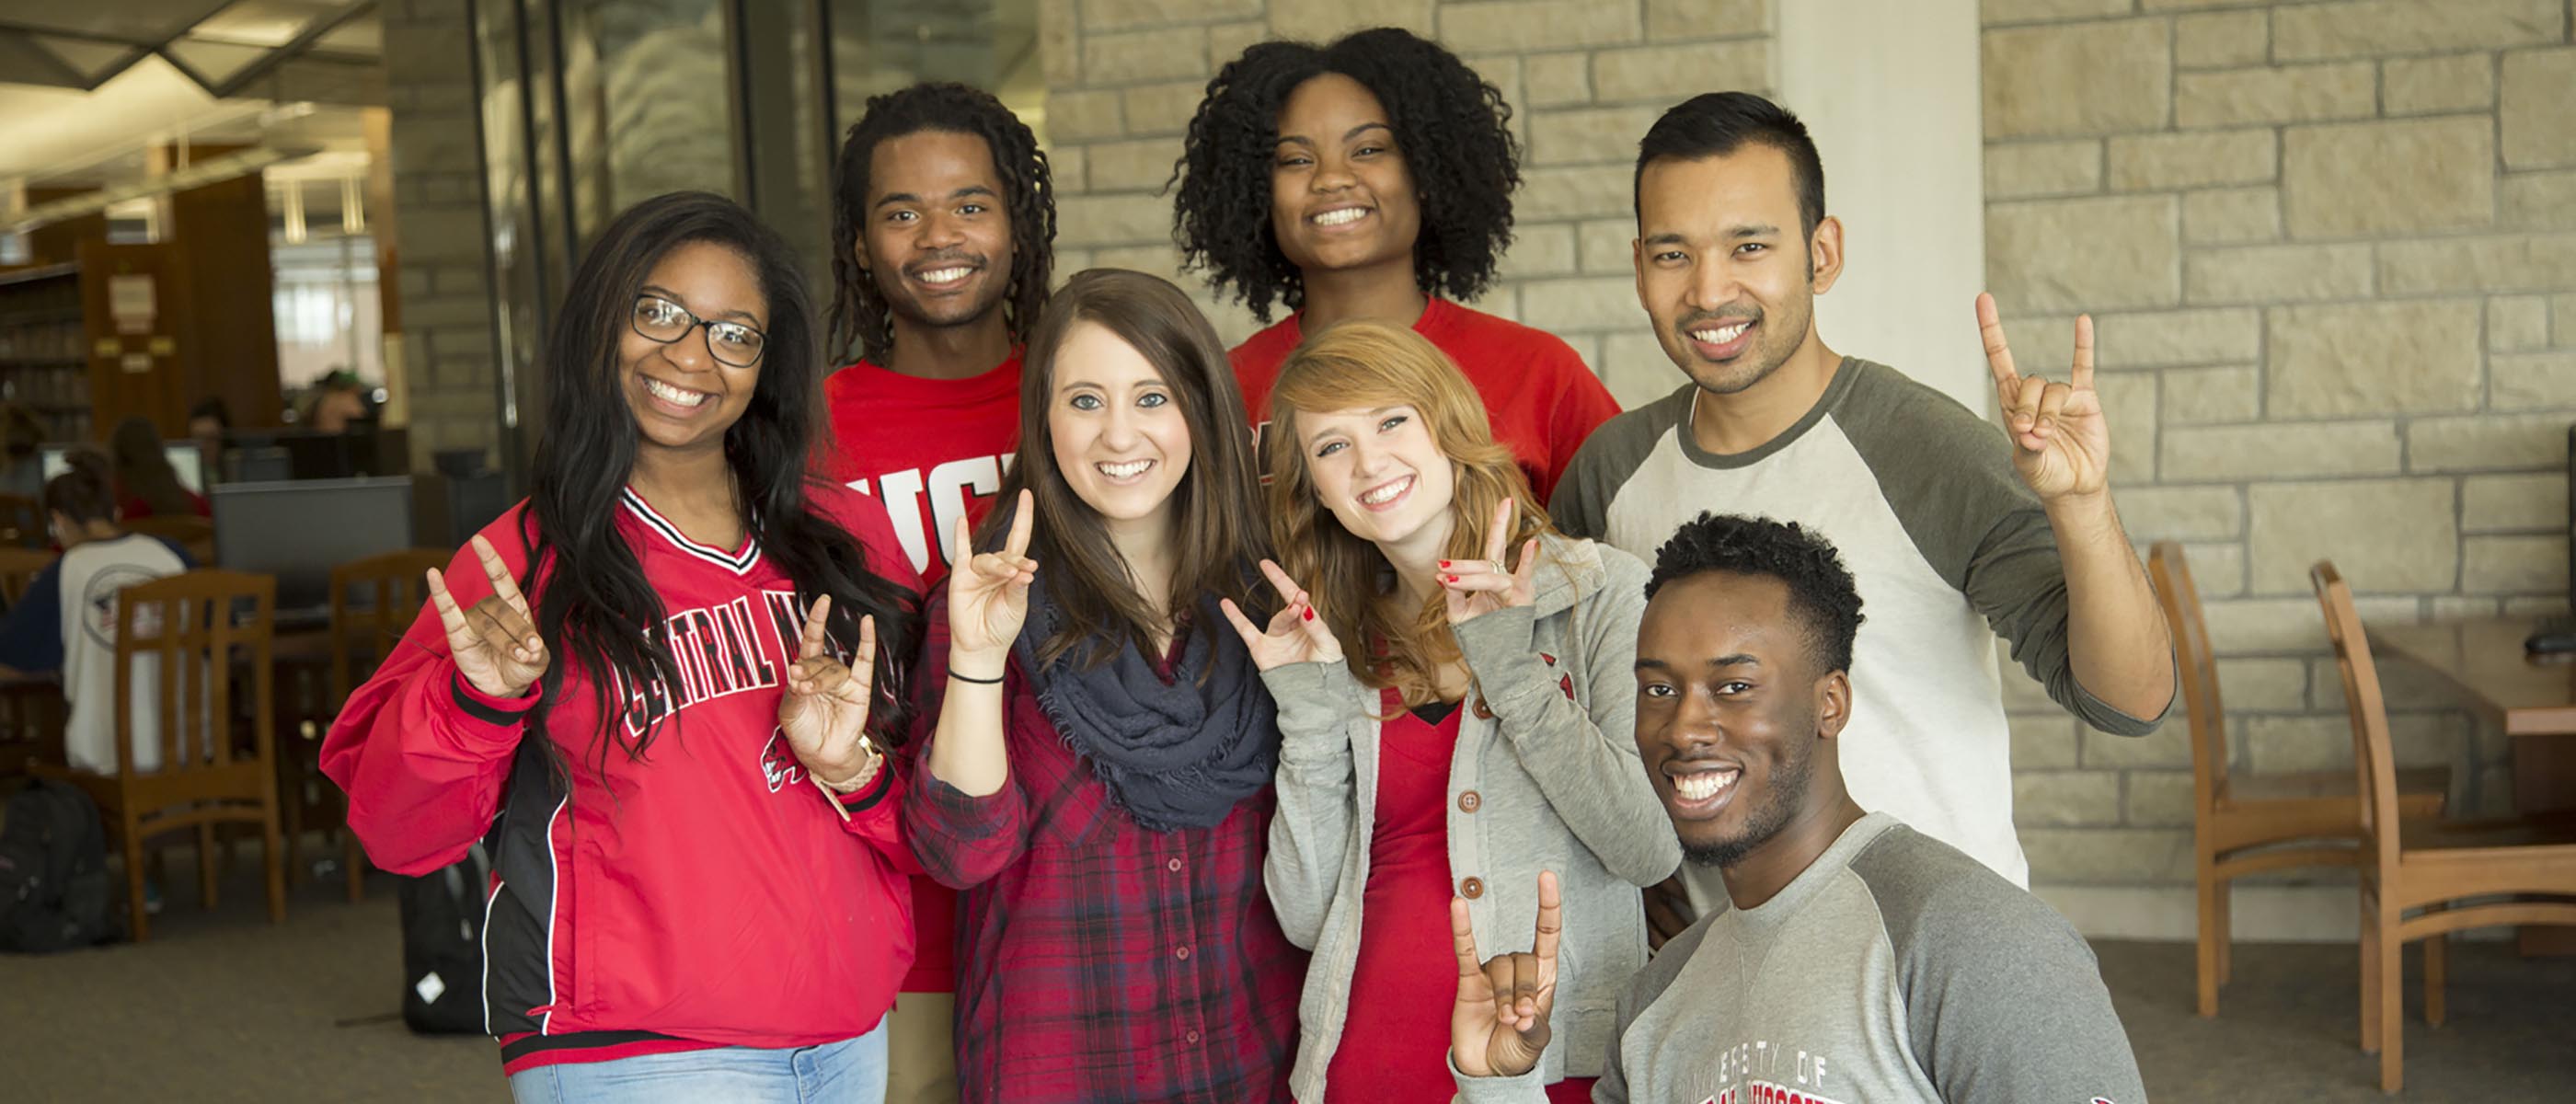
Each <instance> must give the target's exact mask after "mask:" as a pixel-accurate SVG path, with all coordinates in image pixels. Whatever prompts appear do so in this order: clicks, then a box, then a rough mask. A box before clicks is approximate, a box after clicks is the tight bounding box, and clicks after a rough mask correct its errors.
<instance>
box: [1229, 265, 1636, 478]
mask: <svg viewBox="0 0 2576 1104" xmlns="http://www.w3.org/2000/svg"><path fill="white" fill-rule="evenodd" d="M1303 318H1304V315H1302V314H1292V315H1289V316H1288V317H1286V318H1283V319H1280V320H1279V321H1278V322H1277V323H1275V324H1273V325H1272V326H1271V327H1270V328H1269V329H1266V330H1263V331H1261V332H1260V333H1257V334H1254V335H1252V336H1251V337H1249V338H1246V339H1245V340H1244V342H1243V344H1241V345H1237V346H1235V347H1234V351H1233V353H1232V354H1231V356H1232V358H1233V360H1234V378H1235V380H1236V382H1237V383H1239V384H1241V385H1242V387H1243V403H1244V405H1245V406H1246V407H1248V408H1250V410H1251V414H1252V425H1253V428H1254V430H1255V431H1256V432H1259V433H1266V432H1267V431H1268V430H1269V428H1270V387H1271V385H1272V384H1274V383H1277V382H1278V380H1279V368H1280V366H1281V365H1283V364H1285V363H1287V361H1288V354H1289V353H1291V352H1295V351H1296V349H1297V343H1298V342H1300V341H1303V340H1305V334H1304V331H1302V330H1301V329H1299V326H1298V324H1299V322H1300V321H1301V320H1302V319H1303ZM1413 332H1415V333H1418V334H1421V335H1422V336H1424V337H1426V338H1429V339H1431V343H1432V344H1434V345H1437V346H1439V347H1440V351H1441V352H1444V353H1447V354H1449V359H1451V360H1454V361H1457V362H1458V369H1459V371H1460V372H1462V373H1464V374H1465V375H1466V377H1467V382H1468V383H1471V384H1474V385H1475V388H1476V393H1477V394H1479V395H1481V396H1483V397H1484V399H1485V413H1486V415H1487V416H1488V417H1490V418H1491V419H1493V424H1494V439H1495V440H1497V441H1500V442H1502V443H1504V444H1506V445H1509V446H1511V450H1512V453H1513V455H1515V456H1517V457H1519V459H1520V462H1521V472H1522V473H1523V474H1525V475H1527V476H1529V481H1530V489H1531V490H1533V491H1535V492H1537V494H1538V500H1539V501H1541V502H1545V501H1547V500H1548V498H1549V496H1551V495H1553V494H1555V493H1556V480H1557V477H1559V476H1561V475H1564V474H1565V466H1566V465H1567V464H1570V463H1572V462H1573V461H1574V450H1576V449H1579V448H1582V447H1583V439H1584V438H1586V437H1590V436H1592V430H1593V428H1594V427H1595V426H1598V425H1600V424H1601V423H1603V422H1606V421H1609V420H1610V419H1611V418H1612V417H1613V416H1616V415H1617V414H1618V413H1619V401H1618V400H1616V399H1613V398H1611V397H1610V389H1609V388H1606V387H1603V386H1601V379H1600V377H1598V376H1595V375H1593V374H1592V369H1590V368H1587V367H1585V366H1584V364H1583V358H1582V357H1581V356H1579V355H1577V354H1576V353H1575V351H1574V348H1573V347H1572V346H1569V345H1567V344H1566V343H1565V342H1564V341H1562V340H1560V339H1558V337H1557V336H1556V335H1555V334H1552V333H1549V332H1547V331H1546V330H1541V329H1534V328H1532V327H1529V326H1524V325H1521V324H1520V323H1518V322H1513V321H1510V320H1508V319H1502V318H1496V317H1494V316H1493V315H1490V314H1486V313H1485V312H1483V311H1479V310H1472V309H1469V308H1467V307H1462V306H1459V305H1458V304H1456V303H1452V302H1450V301H1448V300H1446V299H1441V298H1437V297H1434V298H1433V299H1432V300H1431V304H1430V305H1429V306H1427V307H1424V308H1423V310H1422V317H1421V318H1419V319H1416V320H1415V321H1414V323H1413Z"/></svg>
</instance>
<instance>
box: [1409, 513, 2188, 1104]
mask: <svg viewBox="0 0 2576 1104" xmlns="http://www.w3.org/2000/svg"><path fill="white" fill-rule="evenodd" d="M1647 594H1648V595H1649V600H1648V602H1647V605H1646V613H1645V617H1644V620H1643V622H1642V624H1641V625H1640V627H1639V632H1638V640H1637V750H1638V752H1639V754H1640V756H1641V757H1642V759H1643V761H1644V765H1645V769H1646V773H1647V775H1648V777H1649V778H1651V779H1652V780H1653V783H1654V787H1655V791H1656V794H1657V796H1659V797H1660V798H1661V799H1662V800H1663V803H1664V810H1665V812H1666V813H1667V814H1668V815H1669V816H1670V817H1671V818H1672V821H1673V826H1674V829H1675V831H1676V832H1678V834H1679V835H1680V837H1681V843H1682V853H1683V854H1684V855H1685V856H1686V857H1688V859H1689V860H1690V862H1691V863H1692V864H1694V865H1696V866H1700V867H1702V868H1704V869H1708V870H1713V871H1716V872H1717V873H1718V874H1719V875H1721V876H1722V878H1723V883H1724V886H1725V891H1726V898H1727V899H1726V900H1724V901H1721V902H1719V903H1718V905H1717V907H1716V908H1715V909H1714V910H1713V911H1711V912H1710V914H1709V915H1707V916H1705V917H1702V918H1701V919H1700V921H1699V922H1698V923H1696V924H1694V925H1692V926H1691V927H1690V928H1689V929H1688V930H1686V931H1684V932H1682V933H1681V934H1680V935H1679V936H1676V937H1674V938H1673V939H1672V941H1670V942H1668V943H1666V944H1664V947H1663V950H1662V951H1661V953H1659V954H1657V955H1656V956H1655V958H1654V960H1653V961H1652V962H1649V963H1648V964H1647V965H1646V968H1645V969H1644V970H1641V971H1639V972H1638V974H1637V975H1636V977H1635V979H1634V980H1633V981H1632V982H1631V983H1630V985H1629V989H1628V992H1627V994H1626V995H1625V996H1623V997H1622V998H1621V999H1620V1001H1619V1005H1618V1013H1617V1018H1616V1028H1615V1033H1614V1034H1613V1036H1612V1039H1611V1044H1610V1052H1609V1055H1608V1060H1607V1063H1606V1066H1605V1069H1604V1071H1603V1073H1602V1075H1601V1079H1600V1080H1599V1081H1598V1082H1596V1083H1595V1084H1594V1085H1593V1090H1592V1099H1593V1101H1594V1102H1595V1104H1628V1102H1629V1101H1638V1102H1647V1101H1652V1102H1655V1104H1864V1102H1868V1104H1887V1102H1934V1101H1938V1102H1941V1104H1966V1102H1976V1104H2103V1102H2112V1104H2140V1102H2142V1101H2144V1100H2145V1099H2146V1090H2145V1088H2144V1087H2143V1086H2142V1085H2141V1084H2140V1083H2139V1080H2138V1069H2137V1061H2136V1059H2135V1058H2134V1057H2133V1056H2132V1054H2131V1053H2130V1049H2129V1041H2128V1038H2127V1036H2126V1034H2125V1033H2124V1032H2123V1031H2122V1030H2121V1028H2120V1021H2119V1018H2118V1017H2117V1016H2116V1015H2114V1014H2113V1012H2112V1009H2111V998H2110V994H2109V993H2108V992H2107V991H2105V990H2104V988H2103V986H2102V979H2101V976H2100V974H2099V972H2098V968H2097V967H2096V965H2095V963H2094V960H2093V953H2092V950H2091V949H2090V948H2088V947H2087V946H2085V944H2084V941H2083V939H2082V938H2080V937H2078V936H2077V935H2076V934H2075V929H2074V928H2073V927H2072V926H2070V925H2068V924H2067V923H2066V921H2065V919H2064V918H2062V917H2060V916H2058V915H2057V913H2056V912H2054V911H2052V910H2051V909H2050V908H2049V907H2048V906H2047V905H2046V904H2044V903H2042V902H2041V901H2040V900H2039V899H2038V898H2035V897H2033V896H2031V895H2030V894H2029V893H2028V892H2026V891H2024V890H2022V889H2020V888H2019V887H2017V886H2014V885H2013V884H2011V883H2009V882H2007V881H2005V880H2004V879H2003V878H2002V877H2001V876H1999V875H1997V874H1995V873H1994V872H1993V871H1991V870H1988V869H1986V868H1985V867H1984V866H1983V865H1981V864H1979V863H1978V862H1977V861H1976V860H1974V859H1971V858H1969V857H1968V856H1967V855H1965V854H1963V853H1961V852H1960V851H1959V850H1958V849H1956V848H1953V847H1951V846H1949V845H1947V844H1944V843H1941V842H1939V841H1937V840H1934V839H1932V838H1931V837H1929V836H1926V835H1923V834H1922V833H1919V832H1916V831H1914V830H1913V829H1911V828H1908V827H1906V826H1905V825H1904V824H1903V823H1902V822H1900V821H1898V820H1897V819H1896V818H1894V817H1891V816H1889V815H1888V814H1886V813H1884V812H1869V813H1864V812H1863V811H1862V808H1861V806H1860V805H1859V804H1858V803H1857V802H1855V801H1853V800H1852V796H1851V794H1850V793H1849V792H1847V791H1846V790H1845V789H1844V788H1843V777H1842V761H1843V760H1844V758H1845V756H1844V755H1843V750H1844V749H1843V747H1842V739H1841V737H1842V734H1843V732H1844V731H1845V730H1844V721H1845V720H1846V719H1847V718H1848V717H1849V716H1850V715H1851V711H1852V708H1853V695H1852V689H1851V679H1850V678H1849V677H1848V675H1847V671H1848V669H1849V667H1850V665H1851V662H1852V645H1853V638H1854V637H1855V635H1856V634H1857V633H1858V631H1859V628H1860V624H1861V598H1860V595H1859V593H1858V592H1857V591H1856V590H1855V589H1854V587H1853V585H1852V579H1851V575H1850V574H1849V573H1848V572H1847V571H1845V569H1844V568H1843V566H1842V564H1841V561H1840V560H1839V559H1838V558H1837V557H1836V555H1835V553H1834V549H1833V546H1832V545H1830V544H1828V543H1826V542H1825V541H1824V540H1822V539H1820V538H1818V537H1816V536H1815V535H1813V534H1811V533H1807V532H1805V531H1803V530H1802V529H1800V528H1799V527H1796V526H1791V525H1783V524H1781V523H1778V522H1774V521H1768V520H1751V519H1745V518H1739V517H1731V516H1729V517H1713V516H1703V517H1701V518H1700V519H1699V520H1697V521H1694V522H1691V523H1689V524H1686V525H1684V526H1683V527H1682V528H1681V530H1680V531H1679V532H1678V533H1676V534H1675V535H1674V536H1673V538H1672V540H1671V541H1669V542H1667V543H1666V544H1665V546H1664V548H1663V550H1662V551H1661V553H1660V554H1659V555H1658V556H1657V559H1656V563H1655V571H1654V576H1653V579H1652V581H1651V582H1649V583H1648V584H1647ZM1538 902H1539V908H1538V920H1537V924H1536V928H1535V931H1536V933H1537V938H1536V940H1535V941H1534V942H1535V945H1534V946H1533V947H1532V949H1531V950H1530V951H1528V952H1525V953H1521V954H1508V955H1500V956H1497V957H1495V958H1494V959H1493V960H1491V961H1485V960H1483V959H1482V958H1480V957H1479V956H1478V954H1477V951H1476V944H1475V935H1474V933H1473V931H1472V929H1469V928H1466V927H1464V926H1462V925H1459V924H1458V923H1456V921H1457V920H1458V919H1459V916H1460V912H1459V911H1458V909H1460V908H1462V907H1463V905H1464V902H1463V901H1462V902H1458V905H1457V907H1455V908H1453V915H1452V921H1453V922H1452V932H1453V935H1454V937H1455V942H1456V951H1457V956H1458V971H1459V983H1458V997H1457V1003H1456V1005H1455V1006H1454V1007H1453V1009H1452V1011H1451V1016H1450V1029H1451V1030H1450V1037H1451V1041H1450V1062H1451V1064H1452V1067H1453V1073H1455V1074H1456V1077H1457V1082H1458V1088H1459V1092H1460V1094H1461V1095H1462V1097H1463V1098H1464V1100H1465V1101H1466V1104H1537V1102H1539V1101H1542V1100H1544V1099H1545V1089H1544V1088H1542V1087H1541V1086H1540V1084H1539V1081H1538V1078H1539V1074H1538V1072H1537V1071H1536V1064H1537V1060H1538V1057H1539V1055H1540V1054H1541V1053H1542V1052H1543V1051H1544V1050H1545V1049H1546V1046H1547V1041H1548V1037H1549V1034H1550V1026H1549V1018H1550V1013H1551V1012H1552V1011H1553V1006H1554V1004H1555V997H1556V984H1555V982H1556V971H1557V945H1558V940H1559V938H1560V937H1561V936H1562V935H1563V922H1564V921H1563V908H1562V902H1561V900H1560V899H1559V894H1558V893H1557V887H1556V885H1555V882H1554V880H1553V878H1552V877H1551V876H1550V875H1545V874H1542V875H1541V876H1540V881H1539V893H1538Z"/></svg>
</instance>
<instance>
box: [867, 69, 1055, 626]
mask: <svg viewBox="0 0 2576 1104" xmlns="http://www.w3.org/2000/svg"><path fill="white" fill-rule="evenodd" d="M833 200H834V205H833V211H832V282H833V285H834V289H835V290H834V295H833V299H832V346H831V348H832V350H833V355H834V356H841V355H846V354H847V353H848V351H849V350H850V349H851V347H852V346H856V347H857V351H858V356H859V359H858V360H857V361H856V362H855V363H852V364H850V365H849V366H848V367H845V368H843V369H841V370H840V371H837V372H834V373H832V376H831V378H830V379H828V380H826V381H824V384H823V393H824V397H825V399H826V401H827V403H828V404H829V405H830V407H831V411H832V430H833V435H834V437H835V438H836V440H837V445H836V448H837V450H838V455H837V457H836V459H837V462H838V466H837V468H836V469H835V471H836V474H838V475H839V477H840V479H841V480H842V481H843V482H845V483H847V484H849V485H850V486H851V487H853V488H856V489H858V490H860V491H863V492H866V493H868V494H872V495H875V496H876V497H877V498H878V499H879V500H881V501H883V502H884V503H885V505H886V512H887V513H889V514H890V515H892V517H893V520H894V531H895V537H896V539H898V540H900V541H901V542H902V543H903V550H904V552H905V554H906V555H909V556H910V557H912V564H913V568H914V569H915V570H917V571H919V572H921V574H922V577H923V578H924V579H925V580H926V581H929V582H931V583H934V584H935V583H936V582H937V581H938V580H939V579H940V578H941V577H942V576H944V575H946V574H947V572H948V565H947V564H946V563H945V562H944V561H943V559H942V557H943V556H944V555H945V553H946V551H947V549H946V544H947V542H946V541H945V540H943V539H941V538H942V537H943V536H944V535H945V534H947V533H948V532H950V531H951V530H952V528H953V527H954V526H955V525H956V524H957V519H958V518H959V517H960V516H963V517H965V518H966V519H967V521H968V522H969V523H973V522H978V521H981V520H983V517H984V514H985V513H986V512H987V511H988V510H990V509H991V508H992V503H993V499H992V496H993V492H994V490H995V489H997V488H999V487H1000V486H1001V485H1002V473H1003V472H1004V471H1006V470H1008V469H1009V467H1010V464H1011V435H1012V434H1013V433H1014V432H1016V431H1017V429H1018V426H1019V393H1020V353H1019V344H1020V335H1021V334H1022V333H1023V332H1025V331H1026V330H1027V328H1028V326H1029V325H1030V324H1031V323H1033V322H1034V321H1035V320H1036V316H1037V311H1038V305H1039V304H1040V303H1043V302H1045V301H1046V296H1047V291H1048V287H1047V278H1048V273H1049V271H1050V270H1051V269H1052V268H1053V266H1054V245H1055V187H1054V185H1053V184H1052V183H1051V182H1050V181H1049V180H1048V177H1047V161H1046V154H1044V153H1042V152H1040V151H1039V150H1038V142H1037V137H1036V136H1035V135H1033V134H1031V133H1030V132H1029V128H1028V127H1027V126H1026V125H1024V124H1022V123H1021V122H1020V120H1019V117H1018V116H1015V115H1013V114H1011V110H1010V109H1009V108H1007V107H1004V106H1002V103H1001V101H999V100H996V99H994V98H993V97H992V95H991V94H989V93H986V92H983V91H981V90H979V89H974V88H969V87H967V86H965V85H962V84H946V83H933V84H916V85H913V86H912V87H910V88H906V89H903V90H901V91H898V92H890V93H887V94H885V95H882V96H878V97H876V98H874V99H871V100H869V101H868V107H867V113H866V114H865V115H863V116H861V117H860V119H859V121H858V125H856V126H853V127H851V128H850V136H849V140H848V141H846V142H844V143H842V145H841V159H840V164H839V167H838V173H837V179H836V183H835V185H834V187H833Z"/></svg>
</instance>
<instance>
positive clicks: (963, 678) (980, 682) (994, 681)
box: [948, 671, 1002, 686]
mask: <svg viewBox="0 0 2576 1104" xmlns="http://www.w3.org/2000/svg"><path fill="white" fill-rule="evenodd" d="M948 677H950V678H953V679H956V680H957V681H959V682H971V683H974V684H975V685H977V686H1000V685H1001V684H1002V680H1001V679H999V678H988V679H979V678H976V677H975V676H973V675H961V674H958V673H957V672H955V671H950V672H948Z"/></svg>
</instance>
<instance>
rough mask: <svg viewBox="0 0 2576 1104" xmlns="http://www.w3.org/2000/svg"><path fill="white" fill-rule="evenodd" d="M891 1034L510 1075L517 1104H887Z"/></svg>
mask: <svg viewBox="0 0 2576 1104" xmlns="http://www.w3.org/2000/svg"><path fill="white" fill-rule="evenodd" d="M885 1091H886V1029H885V1025H884V1024H883V1023H879V1024H878V1025H877V1026H876V1030H873V1031H870V1032H868V1033H867V1034H865V1035H861V1036H858V1037H857V1038H853V1039H843V1040H841V1041H840V1042H837V1043H825V1044H823V1045H821V1046H810V1047H788V1048H783V1049H778V1050H764V1049H759V1048H755V1047H718V1048H716V1049H713V1050H688V1051H681V1052H680V1053H677V1054H646V1055H642V1056H639V1057H635V1058H619V1059H616V1060H614V1061H608V1062H567V1063H563V1064H560V1065H552V1066H538V1067H536V1068H534V1069H526V1070H521V1071H519V1072H517V1073H514V1074H511V1075H510V1099H512V1100H514V1101H516V1102H517V1104H601V1102H607V1101H619V1102H624V1104H697V1102H700V1101H705V1102H709V1104H713V1102H718V1101H737V1100H739V1101H780V1102H788V1101H793V1102H795V1104H884V1101H885Z"/></svg>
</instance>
